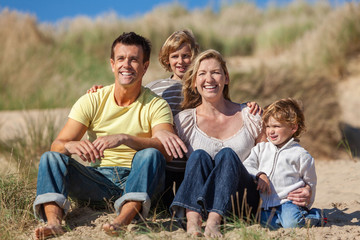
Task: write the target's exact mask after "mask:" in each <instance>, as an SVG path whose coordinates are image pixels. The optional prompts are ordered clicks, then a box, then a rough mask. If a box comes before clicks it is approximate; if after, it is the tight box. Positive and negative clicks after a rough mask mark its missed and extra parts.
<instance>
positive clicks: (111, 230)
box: [103, 223, 126, 236]
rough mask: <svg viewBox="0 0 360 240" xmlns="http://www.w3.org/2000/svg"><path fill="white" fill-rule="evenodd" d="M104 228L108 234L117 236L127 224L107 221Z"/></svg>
mask: <svg viewBox="0 0 360 240" xmlns="http://www.w3.org/2000/svg"><path fill="white" fill-rule="evenodd" d="M103 230H104V231H105V233H106V234H108V235H112V236H115V235H118V234H119V233H120V232H122V231H125V230H126V226H125V225H120V224H117V223H105V224H104V225H103Z"/></svg>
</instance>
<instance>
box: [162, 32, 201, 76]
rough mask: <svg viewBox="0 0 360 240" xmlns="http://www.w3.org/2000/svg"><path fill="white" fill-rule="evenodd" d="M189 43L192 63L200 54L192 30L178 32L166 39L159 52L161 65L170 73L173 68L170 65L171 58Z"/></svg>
mask: <svg viewBox="0 0 360 240" xmlns="http://www.w3.org/2000/svg"><path fill="white" fill-rule="evenodd" d="M184 43H187V44H189V45H190V50H191V61H192V60H194V58H195V57H196V56H197V54H198V52H199V44H198V43H197V42H196V40H195V37H194V35H193V33H192V31H191V30H181V31H176V32H174V33H173V34H171V35H170V37H168V39H166V41H165V43H164V45H163V46H162V47H161V49H160V52H159V62H160V64H161V65H162V66H163V67H164V68H165V69H166V70H167V71H169V72H171V67H170V63H169V56H170V54H171V53H173V52H175V51H176V50H177V49H178V48H179V47H180V46H181V45H183V44H184Z"/></svg>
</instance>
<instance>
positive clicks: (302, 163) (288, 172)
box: [244, 138, 316, 210]
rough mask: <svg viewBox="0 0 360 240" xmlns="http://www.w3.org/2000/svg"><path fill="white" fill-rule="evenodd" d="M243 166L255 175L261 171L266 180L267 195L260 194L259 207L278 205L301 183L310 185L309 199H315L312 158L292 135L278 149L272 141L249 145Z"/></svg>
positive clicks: (314, 174) (314, 177) (285, 200)
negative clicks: (260, 202) (267, 180)
mask: <svg viewBox="0 0 360 240" xmlns="http://www.w3.org/2000/svg"><path fill="white" fill-rule="evenodd" d="M244 166H245V167H246V169H247V170H248V172H249V173H250V174H251V175H252V176H253V177H254V178H255V177H256V175H257V174H258V173H259V172H264V173H265V174H266V175H267V177H268V178H269V180H270V187H271V194H270V195H269V194H267V193H266V194H262V193H260V195H261V198H262V200H263V203H262V208H264V209H265V210H266V209H268V208H269V207H274V206H278V205H280V204H283V203H284V202H287V201H290V200H289V199H287V195H288V194H289V193H290V192H291V191H293V190H295V189H298V188H300V187H304V186H305V184H307V185H309V186H310V187H311V192H312V194H311V200H310V203H309V205H308V206H307V207H308V208H310V207H311V205H312V204H313V202H314V200H315V193H316V172H315V165H314V159H313V157H312V156H311V155H310V154H309V153H308V152H307V151H306V150H305V149H304V148H303V147H301V146H300V145H299V143H298V142H296V141H295V140H294V139H293V138H292V139H290V140H289V142H287V143H286V144H285V145H284V146H283V147H282V148H280V149H278V148H277V146H275V145H274V144H273V143H271V142H270V141H269V142H261V143H258V144H257V145H256V146H255V147H253V148H252V150H251V153H250V155H249V157H248V158H247V159H246V160H245V161H244Z"/></svg>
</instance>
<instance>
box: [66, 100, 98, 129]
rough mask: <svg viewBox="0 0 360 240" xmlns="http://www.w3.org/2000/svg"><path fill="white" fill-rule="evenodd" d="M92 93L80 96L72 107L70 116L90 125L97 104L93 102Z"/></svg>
mask: <svg viewBox="0 0 360 240" xmlns="http://www.w3.org/2000/svg"><path fill="white" fill-rule="evenodd" d="M92 102H93V101H91V94H85V95H83V96H82V97H80V98H79V99H78V100H77V101H76V103H75V104H74V105H73V107H72V108H71V111H70V113H69V118H71V119H73V120H75V121H78V122H80V123H82V124H84V125H85V126H87V127H89V126H90V123H91V119H93V116H94V114H95V106H94V105H93V104H92Z"/></svg>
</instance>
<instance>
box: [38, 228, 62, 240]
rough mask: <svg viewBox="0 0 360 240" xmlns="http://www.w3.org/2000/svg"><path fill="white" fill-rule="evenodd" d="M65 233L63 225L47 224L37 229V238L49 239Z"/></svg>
mask: <svg viewBox="0 0 360 240" xmlns="http://www.w3.org/2000/svg"><path fill="white" fill-rule="evenodd" d="M64 233H65V231H64V229H63V228H62V226H61V225H46V226H43V227H39V228H36V229H35V239H47V238H49V237H54V236H60V235H63V234H64Z"/></svg>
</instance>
